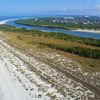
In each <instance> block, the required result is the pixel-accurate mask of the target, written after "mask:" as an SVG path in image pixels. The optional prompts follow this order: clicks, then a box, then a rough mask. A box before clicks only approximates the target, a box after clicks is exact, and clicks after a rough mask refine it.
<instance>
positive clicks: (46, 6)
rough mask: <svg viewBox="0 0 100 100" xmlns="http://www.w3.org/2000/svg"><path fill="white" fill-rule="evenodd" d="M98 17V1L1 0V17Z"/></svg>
mask: <svg viewBox="0 0 100 100" xmlns="http://www.w3.org/2000/svg"><path fill="white" fill-rule="evenodd" d="M48 14H49V15H56V14H58V15H59V14H62V15H63V14H64V15H100V0H1V1H0V16H2V15H6V16H7V15H48Z"/></svg>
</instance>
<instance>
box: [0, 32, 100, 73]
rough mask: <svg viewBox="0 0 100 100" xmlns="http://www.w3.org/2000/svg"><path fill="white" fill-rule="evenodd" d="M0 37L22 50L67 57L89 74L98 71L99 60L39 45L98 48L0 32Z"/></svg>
mask: <svg viewBox="0 0 100 100" xmlns="http://www.w3.org/2000/svg"><path fill="white" fill-rule="evenodd" d="M0 36H2V37H4V38H6V39H7V40H8V41H10V42H11V43H13V44H15V45H17V46H18V47H20V48H22V49H23V50H27V51H29V50H30V49H31V50H32V52H33V53H34V52H45V51H46V52H56V53H58V54H61V55H63V56H66V57H69V58H71V59H73V60H75V61H77V62H79V63H80V64H82V65H83V69H84V70H86V71H89V72H95V71H100V60H96V59H91V58H85V57H81V56H77V55H74V54H71V53H66V52H63V51H59V50H55V49H50V48H48V47H45V46H40V45H39V43H41V42H43V43H51V44H56V45H61V46H68V47H70V46H81V47H86V48H93V49H94V48H95V49H99V50H100V48H98V47H93V46H87V45H82V44H79V43H77V42H71V41H65V40H59V39H53V38H48V37H44V36H31V35H24V34H20V33H11V32H6V33H4V32H0Z"/></svg>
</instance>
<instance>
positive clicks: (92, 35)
mask: <svg viewBox="0 0 100 100" xmlns="http://www.w3.org/2000/svg"><path fill="white" fill-rule="evenodd" d="M15 18H19V19H21V18H23V17H15ZM5 19H6V20H7V18H5ZM5 19H3V20H5ZM9 19H11V17H9ZM6 24H7V25H12V26H15V27H17V28H26V29H37V30H42V31H47V32H50V31H51V32H60V33H65V34H70V35H74V36H80V37H85V38H94V39H100V34H98V33H92V32H77V31H71V30H64V29H59V28H45V27H38V26H29V25H20V24H16V23H15V22H14V21H8V22H6Z"/></svg>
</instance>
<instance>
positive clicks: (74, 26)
mask: <svg viewBox="0 0 100 100" xmlns="http://www.w3.org/2000/svg"><path fill="white" fill-rule="evenodd" d="M41 20H42V21H41ZM52 20H53V19H52V18H47V19H46V18H42V19H40V20H35V18H32V19H21V20H16V21H15V22H16V23H18V24H24V25H31V26H41V27H49V28H62V29H67V30H73V29H94V30H100V25H99V24H95V25H94V24H82V23H79V24H75V23H57V22H55V23H54V22H52Z"/></svg>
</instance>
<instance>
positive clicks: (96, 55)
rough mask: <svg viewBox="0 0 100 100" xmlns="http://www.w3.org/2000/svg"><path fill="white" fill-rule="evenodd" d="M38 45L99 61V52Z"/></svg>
mask: <svg viewBox="0 0 100 100" xmlns="http://www.w3.org/2000/svg"><path fill="white" fill-rule="evenodd" d="M39 44H40V45H45V46H48V47H49V48H53V49H57V50H61V51H65V52H69V53H73V54H77V55H79V56H83V57H89V58H94V59H100V50H95V49H90V48H83V47H78V46H75V47H63V46H59V45H54V44H47V43H39Z"/></svg>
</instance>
